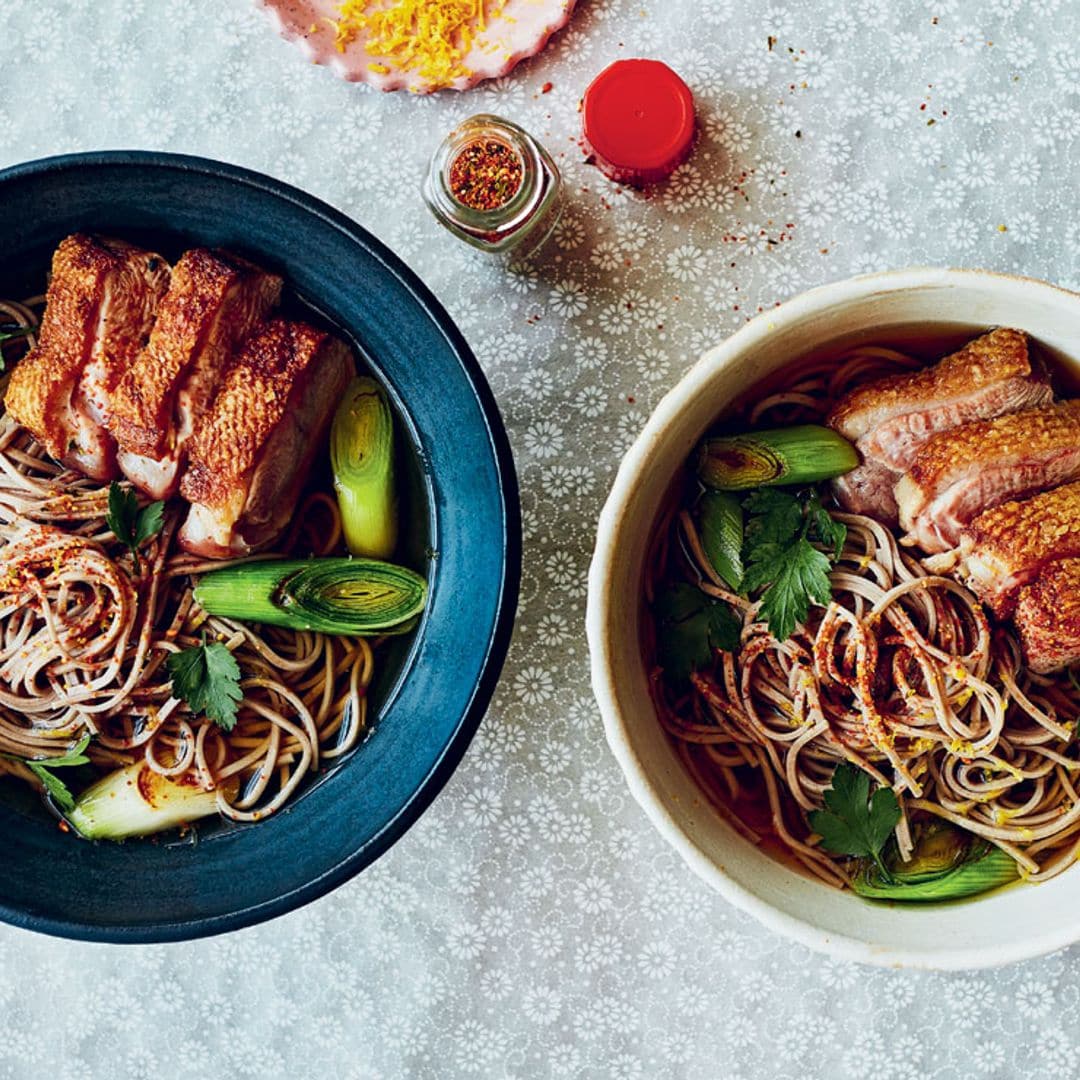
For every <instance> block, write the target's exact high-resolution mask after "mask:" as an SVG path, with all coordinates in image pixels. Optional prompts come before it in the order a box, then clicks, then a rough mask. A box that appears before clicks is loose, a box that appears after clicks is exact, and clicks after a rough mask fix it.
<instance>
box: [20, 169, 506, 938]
mask: <svg viewBox="0 0 1080 1080" xmlns="http://www.w3.org/2000/svg"><path fill="white" fill-rule="evenodd" d="M102 166H104V167H108V168H116V167H124V168H131V169H134V170H146V169H153V170H159V169H167V170H171V171H178V172H180V173H185V174H195V175H200V176H208V177H213V178H217V179H221V180H225V181H227V182H229V183H231V184H234V185H236V186H238V187H241V188H249V189H254V190H256V191H259V192H262V193H264V194H267V195H270V196H273V197H275V198H277V199H280V200H283V201H284V202H286V203H290V204H292V205H293V206H294V207H296V208H298V209H299V210H301V211H303V212H304V213H305V214H306V215H308V216H311V217H314V218H317V219H319V220H321V221H322V222H323V223H324V224H325V225H327V226H329V227H330V228H332V229H334V230H335V231H337V232H339V233H341V234H343V235H344V236H345V237H346V239H348V240H349V241H351V242H352V243H353V244H355V245H357V246H358V247H360V248H363V249H364V250H365V251H366V252H367V254H368V255H369V256H371V257H373V258H374V259H376V260H377V261H378V262H379V263H380V264H381V265H382V267H383V268H384V270H385V271H386V273H387V274H389V275H391V276H393V277H395V278H396V279H397V280H398V282H399V283H400V285H401V286H402V287H403V288H404V289H405V291H406V292H407V293H408V294H409V295H410V296H411V298H412V299H413V300H414V301H415V303H416V306H417V308H418V309H419V310H421V311H423V313H424V314H425V315H426V316H427V317H428V319H430V320H431V322H432V323H433V325H434V326H435V328H436V329H437V330H438V332H439V333H440V334H441V335H442V336H443V337H444V338H445V339H446V343H447V346H448V348H449V350H450V351H451V352H452V353H453V354H454V356H455V358H456V359H457V361H458V362H459V364H460V365H461V370H462V374H463V375H464V377H465V378H466V380H467V381H468V383H469V387H470V390H471V393H472V394H473V395H474V396H475V398H476V401H477V404H478V406H479V408H480V411H481V413H482V415H483V417H484V423H485V427H486V436H487V442H488V444H489V446H490V448H491V454H492V464H493V466H494V471H495V474H496V483H497V489H498V493H499V496H500V501H501V511H502V512H501V525H502V532H501V535H500V537H499V540H500V542H501V545H502V558H501V563H500V581H499V588H498V598H497V601H496V604H495V609H494V618H493V620H492V627H491V631H490V633H489V635H488V638H487V641H486V642H485V643H484V649H483V659H482V666H481V671H480V675H479V677H478V678H477V681H476V685H475V686H474V687H473V691H472V694H471V695H470V697H469V698H468V701H467V704H466V706H465V709H464V711H463V713H462V716H461V719H460V721H459V723H458V725H457V727H456V728H455V729H454V732H453V734H452V735H451V737H450V739H449V740H448V741H447V743H446V745H445V746H444V747H443V750H442V753H441V754H440V755H439V756H438V757H437V758H436V759H435V761H434V762H433V764H432V766H431V768H430V769H429V770H428V772H427V774H426V775H425V776H424V778H423V779H422V780H421V782H420V783H419V785H418V786H417V787H416V789H415V791H414V792H413V794H412V796H411V797H410V798H409V799H408V800H407V801H406V802H405V803H404V805H402V806H401V807H400V808H399V810H398V811H397V813H396V814H395V815H394V816H393V817H392V818H391V819H390V820H389V821H388V822H387V823H386V825H385V826H384V827H383V829H382V830H381V831H380V832H379V833H377V834H376V835H375V836H373V837H372V838H371V839H370V840H369V841H368V842H367V843H366V844H364V845H363V846H361V847H360V848H359V849H358V850H356V851H354V852H353V853H352V854H351V855H350V856H348V857H347V858H345V859H342V860H341V861H340V862H338V863H337V864H336V865H334V866H332V867H330V868H329V869H328V870H326V871H325V872H324V873H323V874H321V875H319V876H318V877H316V878H315V879H314V880H312V881H309V882H308V883H306V884H305V885H303V886H300V887H297V888H294V889H291V890H289V891H287V892H285V893H282V894H281V895H279V896H276V897H274V898H273V899H270V900H265V901H262V902H257V903H254V904H250V905H247V906H242V907H238V908H236V909H234V910H231V911H229V912H227V913H224V914H219V915H212V916H201V917H198V916H197V917H193V918H191V919H185V920H183V921H162V922H157V923H153V922H148V923H145V924H141V925H139V926H135V927H120V926H103V925H99V924H91V923H83V922H79V921H74V920H70V919H65V918H59V917H54V916H51V915H43V914H42V913H40V912H34V911H28V910H25V909H23V908H20V907H13V906H10V905H7V904H0V921H3V922H6V923H9V924H11V925H13V926H17V927H20V928H22V929H27V930H33V931H37V932H40V933H45V934H51V935H54V936H57V937H63V938H70V939H74V940H81V941H92V942H108V943H114V944H115V943H119V944H147V943H158V942H173V941H187V940H192V939H195V938H202V937H209V936H212V935H216V934H221V933H226V932H229V931H232V930H239V929H242V928H244V927H247V926H252V925H254V924H256V923H260V922H264V921H266V920H268V919H273V918H276V917H277V916H279V915H284V914H286V913H287V912H290V911H293V910H295V909H296V908H299V907H302V906H303V905H305V904H308V903H310V902H312V901H313V900H317V899H319V898H320V897H322V896H325V895H326V894H327V893H330V892H332V891H333V890H334V889H336V888H338V887H339V886H340V885H343V884H344V883H345V882H346V881H348V880H350V879H351V878H353V877H355V876H356V875H357V874H358V873H360V871H362V870H363V869H365V868H366V867H367V866H369V865H371V864H372V863H373V862H375V861H376V860H377V859H379V858H381V857H382V856H383V855H384V854H385V853H386V852H387V851H388V850H389V848H390V847H392V846H393V845H394V844H395V843H397V841H398V840H400V839H401V837H402V836H404V834H405V833H406V832H407V831H408V830H409V829H410V828H412V826H413V825H414V824H415V823H416V821H417V820H418V819H419V818H420V816H421V815H422V814H423V813H424V811H425V810H426V809H427V808H428V807H429V806H430V805H431V803H432V802H433V801H434V799H435V797H436V796H437V795H438V794H439V792H440V791H441V790H442V789H443V787H444V786H445V785H446V783H447V781H448V780H449V779H450V777H451V776H452V775H453V773H454V771H455V770H456V769H457V767H458V765H459V764H460V762H461V759H462V758H463V757H464V755H465V751H466V750H467V749H468V746H469V744H470V743H471V741H472V739H473V736H474V735H475V734H476V731H477V729H478V728H479V726H480V722H481V720H482V719H483V717H484V714H485V713H486V711H487V708H488V705H489V704H490V701H491V697H492V695H493V694H494V692H495V688H496V686H497V684H498V681H499V677H500V674H501V672H502V668H503V665H504V663H505V661H506V657H507V653H508V652H509V648H510V640H511V635H512V632H513V626H514V619H515V614H516V611H517V604H518V597H519V590H520V583H521V559H522V529H521V503H520V493H519V487H518V479H517V471H516V468H515V465H514V458H513V453H512V451H511V448H510V440H509V436H508V435H507V432H506V427H505V424H504V422H503V419H502V415H501V413H500V410H499V406H498V403H497V401H496V399H495V395H494V392H493V391H492V389H491V386H490V384H489V383H488V381H487V378H486V376H485V375H484V371H483V369H482V368H481V366H480V363H479V361H478V360H477V359H476V356H475V355H474V353H473V351H472V349H471V348H470V346H469V344H468V342H467V341H466V340H465V337H464V335H463V334H462V332H461V331H460V330H459V329H458V327H457V325H456V324H455V323H454V321H453V319H452V318H451V317H450V315H449V313H448V312H447V311H446V309H445V308H444V307H443V305H442V304H441V303H440V301H439V300H438V299H437V298H436V297H435V295H434V293H432V291H431V290H430V289H429V288H428V287H427V286H426V285H425V284H424V283H423V282H422V281H421V279H420V278H419V276H418V275H417V274H416V273H415V272H414V271H413V270H412V269H410V268H409V267H408V266H407V265H406V264H405V262H404V261H403V260H402V259H401V258H400V257H399V256H398V255H395V254H394V253H393V252H392V251H391V250H390V249H389V248H388V247H387V246H386V245H385V244H384V243H383V242H382V241H381V240H379V239H378V238H377V237H375V236H374V235H373V234H372V233H370V232H368V230H367V229H365V228H364V227H363V226H361V225H360V224H358V223H357V222H355V221H354V220H353V219H352V218H350V217H348V216H347V215H346V214H344V213H342V212H341V211H340V210H337V209H335V208H334V207H332V206H330V205H329V204H328V203H326V202H324V201H323V200H322V199H319V198H317V197H315V196H313V195H309V194H308V193H307V192H305V191H302V190H301V189H299V188H297V187H294V186H293V185H291V184H287V183H285V182H284V181H281V180H276V179H274V178H272V177H270V176H267V175H265V174H263V173H260V172H257V171H255V170H253V169H248V168H245V167H243V166H239V165H233V164H231V163H228V162H224V161H218V160H215V159H213V158H205V157H199V156H195V155H190V154H175V153H169V152H165V151H156V150H125V149H119V150H94V151H86V152H79V153H71V154H58V155H53V156H49V157H43V158H36V159H33V160H30V161H25V162H21V163H18V164H15V165H11V166H8V167H6V168H4V169H0V191H2V190H3V188H4V187H5V185H6V184H7V183H8V182H9V181H14V180H27V179H31V180H32V179H33V178H35V177H39V176H43V175H47V174H52V173H58V172H65V171H67V172H79V171H82V170H85V169H88V168H89V169H94V168H98V167H102Z"/></svg>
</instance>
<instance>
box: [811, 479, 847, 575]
mask: <svg viewBox="0 0 1080 1080" xmlns="http://www.w3.org/2000/svg"><path fill="white" fill-rule="evenodd" d="M807 514H808V515H809V518H810V531H811V532H812V533H813V535H814V536H815V537H816V538H817V539H818V540H820V541H821V542H822V543H823V544H825V545H826V547H831V548H832V549H833V555H832V558H833V561H835V560H837V559H839V558H840V553H841V552H842V551H843V550H844V541H845V540H847V526H846V525H845V524H844V523H843V522H842V521H837V520H836V519H835V518H834V517H833V516H832V515H831V514H830V513H829V511H828V510H826V509H825V507H824V506H822V505H821V499H819V498H818V494H817V492H816V491H815V492H814V493H813V494H812V495H811V496H810V498H809V500H808V501H807Z"/></svg>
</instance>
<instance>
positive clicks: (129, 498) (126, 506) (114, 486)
mask: <svg viewBox="0 0 1080 1080" xmlns="http://www.w3.org/2000/svg"><path fill="white" fill-rule="evenodd" d="M138 512H139V500H138V499H136V498H135V492H134V491H132V490H131V488H124V487H121V486H120V485H119V484H118V483H117V482H116V481H115V480H114V481H113V482H112V483H111V484H110V485H109V512H108V513H107V514H106V515H105V524H106V525H108V526H109V528H110V529H112V531H113V535H114V536H115V537H116V539H117V540H121V541H123V542H124V543H125V544H128V545H129V546H130V544H131V540H132V536H133V535H134V531H135V516H136V514H138Z"/></svg>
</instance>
